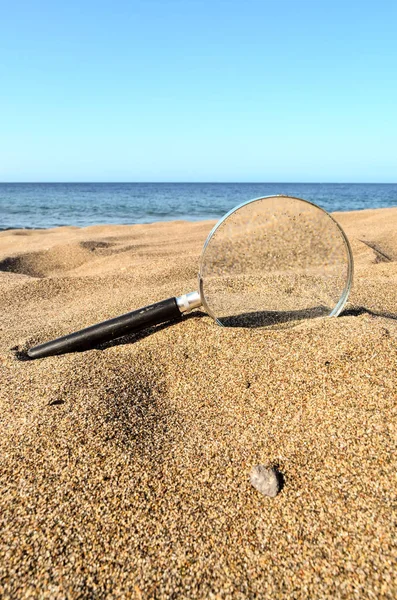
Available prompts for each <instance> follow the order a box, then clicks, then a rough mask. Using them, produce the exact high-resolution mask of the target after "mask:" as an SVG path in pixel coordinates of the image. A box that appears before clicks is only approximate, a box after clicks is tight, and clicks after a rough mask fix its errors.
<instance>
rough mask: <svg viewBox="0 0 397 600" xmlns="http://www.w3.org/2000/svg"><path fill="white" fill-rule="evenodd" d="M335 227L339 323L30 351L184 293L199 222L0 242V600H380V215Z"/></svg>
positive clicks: (388, 564)
mask: <svg viewBox="0 0 397 600" xmlns="http://www.w3.org/2000/svg"><path fill="white" fill-rule="evenodd" d="M334 217H335V218H336V219H337V220H338V221H339V222H340V223H341V225H342V227H343V228H344V230H345V232H346V233H347V235H348V237H349V240H350V243H351V246H352V250H353V255H354V260H355V279H354V287H353V290H352V293H351V295H350V299H349V303H348V305H347V307H346V309H345V311H344V312H343V314H342V316H340V317H338V318H316V319H312V320H309V321H303V322H302V323H300V324H299V325H298V326H297V327H294V328H290V329H288V328H287V329H283V330H280V331H263V330H261V329H243V328H222V327H219V326H218V325H216V324H215V323H214V321H213V320H212V319H211V318H210V317H208V316H207V315H206V314H205V313H204V311H203V310H198V311H195V312H193V313H191V314H190V315H189V316H187V317H186V318H183V319H182V320H181V321H180V322H177V323H175V324H173V325H172V326H162V325H160V326H158V327H155V328H151V329H149V330H148V331H146V332H141V333H137V334H133V335H130V336H128V337H125V338H122V339H120V340H118V341H117V342H113V343H108V344H105V345H104V346H103V347H101V348H98V349H95V350H90V351H86V352H79V353H73V354H67V355H62V356H53V357H49V358H45V359H41V360H26V356H25V353H26V351H27V350H28V349H29V348H30V347H31V346H34V345H36V344H39V343H42V342H45V341H47V340H50V339H52V338H54V337H57V336H61V335H65V334H67V333H69V332H71V331H74V330H76V329H81V328H82V327H85V326H88V325H91V324H93V323H96V322H98V321H101V320H104V319H108V318H111V317H114V316H117V315H119V314H122V313H125V312H128V311H131V310H134V309H135V308H139V307H140V306H143V305H145V304H148V303H153V302H155V301H158V300H161V299H164V298H168V297H170V296H178V295H181V294H184V293H186V292H190V291H194V290H196V289H197V269H198V262H199V257H200V253H201V248H202V245H203V243H204V241H205V239H206V236H207V234H208V232H209V231H210V229H211V227H212V225H213V223H212V222H209V221H206V222H195V223H190V222H169V223H166V222H165V223H154V224H150V225H133V226H111V225H109V226H94V227H87V228H83V229H79V228H75V227H62V228H59V229H51V230H32V231H28V230H10V231H3V232H0V311H1V312H0V315H1V316H0V333H1V337H0V421H1V438H0V447H1V450H0V456H1V463H0V465H1V466H0V477H1V496H0V531H1V535H0V596H1V598H3V599H6V598H10V599H11V598H13V599H14V598H18V599H24V598H41V599H44V598H50V599H58V598H59V599H61V598H73V599H74V598H87V599H88V598H107V599H109V598H126V599H127V598H136V599H137V600H141V599H151V598H156V599H157V598H158V599H162V598H194V599H224V598H232V599H245V598H293V599H301V598H302V599H303V598H319V599H320V598H321V599H324V598H333V599H338V598H360V599H363V598H368V599H369V598H371V599H379V598H395V597H396V596H397V536H396V524H397V513H396V491H397V479H396V472H397V464H396V463H397V461H396V456H397V448H396V441H397V436H396V417H397V392H396V380H397V345H396V341H397V208H391V209H379V210H366V211H360V212H350V213H335V214H334ZM258 464H276V465H278V468H279V470H280V472H281V473H282V474H283V478H284V486H283V488H282V490H281V492H280V493H279V494H278V495H277V496H276V497H275V498H267V497H264V496H263V495H261V494H260V493H259V492H258V491H257V490H255V489H254V488H253V487H252V485H251V484H250V472H251V469H252V468H253V467H254V466H255V465H258Z"/></svg>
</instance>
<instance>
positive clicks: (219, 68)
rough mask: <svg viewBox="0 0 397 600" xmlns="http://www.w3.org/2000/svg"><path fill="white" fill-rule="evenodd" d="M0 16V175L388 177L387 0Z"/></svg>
mask: <svg viewBox="0 0 397 600" xmlns="http://www.w3.org/2000/svg"><path fill="white" fill-rule="evenodd" d="M0 15H1V16H0V181H252V182H254V181H279V182H288V181H293V182H299V181H303V182H306V181H310V182H315V181H319V182H328V181H329V182H355V181H358V182H371V181H372V182H396V181H397V2H396V0H390V1H382V0H378V1H377V2H375V1H374V0H371V1H366V0H361V1H356V0H344V1H343V2H342V1H339V0H332V1H328V0H316V1H309V0H283V1H280V2H278V1H276V0H271V1H269V0H245V1H244V0H129V1H126V0H114V1H113V2H111V1H109V0H107V1H106V2H104V1H102V0H95V2H94V1H91V0H68V2H63V1H62V2H61V1H57V0H55V1H54V0H52V1H51V2H50V1H43V0H34V1H32V0H29V1H26V0H25V1H24V0H16V1H13V2H9V1H8V0H0Z"/></svg>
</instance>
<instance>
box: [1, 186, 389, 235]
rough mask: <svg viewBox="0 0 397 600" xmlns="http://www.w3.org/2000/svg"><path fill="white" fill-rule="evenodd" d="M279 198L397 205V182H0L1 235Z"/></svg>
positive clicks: (186, 214) (197, 213)
mask: <svg viewBox="0 0 397 600" xmlns="http://www.w3.org/2000/svg"><path fill="white" fill-rule="evenodd" d="M276 194H286V195H289V196H295V197H298V198H304V199H305V200H310V201H311V202H314V203H315V204H318V205H319V206H321V207H322V208H324V209H325V210H327V211H328V212H334V211H349V210H364V209H368V208H382V207H390V206H397V183H396V184H390V183H384V184H379V183H376V184H375V183H0V230H5V229H44V228H49V227H59V226H62V225H75V226H78V227H85V226H87V225H96V224H110V223H113V224H114V223H116V224H127V223H128V224H132V223H152V222H155V221H171V220H188V221H197V220H202V219H218V218H220V217H221V216H222V215H224V214H225V213H226V212H228V211H229V210H230V209H232V208H233V207H235V206H237V205H239V204H241V203H243V202H246V201H248V200H251V199H253V198H259V197H262V196H271V195H276Z"/></svg>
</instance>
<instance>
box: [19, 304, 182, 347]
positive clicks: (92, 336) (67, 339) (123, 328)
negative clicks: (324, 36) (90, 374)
mask: <svg viewBox="0 0 397 600" xmlns="http://www.w3.org/2000/svg"><path fill="white" fill-rule="evenodd" d="M180 317H181V312H180V310H179V308H178V305H177V303H176V298H168V299H167V300H162V301H161V302H156V304H151V305H150V306H145V307H143V308H139V309H138V310H134V311H133V312H129V313H126V314H125V315H121V316H120V317H116V318H115V319H110V320H109V321H103V323H98V324H97V325H92V326H91V327H86V328H85V329H81V330H80V331H76V332H75V333H70V334H69V335H65V336H63V337H60V338H57V339H56V340H51V341H50V342H46V343H45V344H40V345H39V346H35V347H34V348H31V349H30V350H28V356H29V357H30V358H43V357H44V356H52V355H54V354H63V353H65V352H74V351H76V350H88V349H89V348H92V347H93V346H96V345H97V344H101V343H103V342H107V341H109V340H114V339H116V338H119V337H121V336H123V335H126V334H127V333H131V332H132V331H139V330H140V329H144V328H145V327H148V326H149V325H156V324H158V323H164V322H165V321H171V320H174V319H178V318H180Z"/></svg>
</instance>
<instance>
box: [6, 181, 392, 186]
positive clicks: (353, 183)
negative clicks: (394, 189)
mask: <svg viewBox="0 0 397 600" xmlns="http://www.w3.org/2000/svg"><path fill="white" fill-rule="evenodd" d="M18 184H28V185H31V184H127V185H131V184H181V185H186V184H191V185H197V184H210V185H225V184H231V185H236V184H238V185H244V184H246V185H280V184H281V185H397V181H396V182H394V181H88V180H87V181H86V180H84V181H0V185H18Z"/></svg>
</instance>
